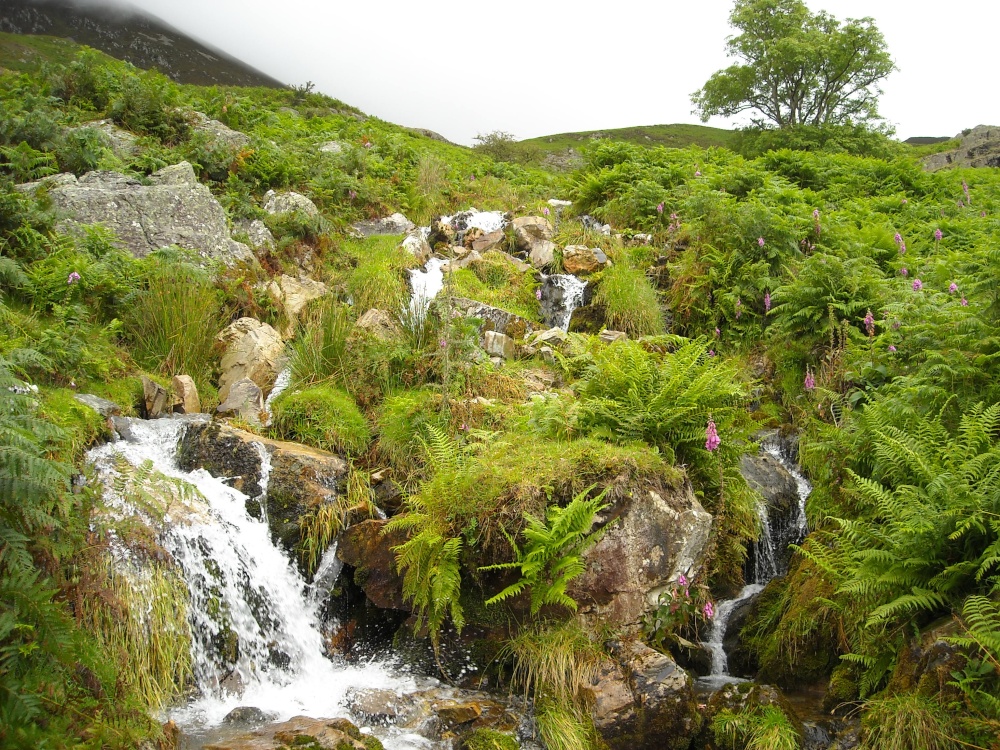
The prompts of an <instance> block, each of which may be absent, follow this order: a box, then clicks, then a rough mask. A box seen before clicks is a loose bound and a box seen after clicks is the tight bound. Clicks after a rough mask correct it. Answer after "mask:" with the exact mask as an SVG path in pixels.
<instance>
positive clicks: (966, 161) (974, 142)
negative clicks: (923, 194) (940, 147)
mask: <svg viewBox="0 0 1000 750" xmlns="http://www.w3.org/2000/svg"><path fill="white" fill-rule="evenodd" d="M955 137H956V138H958V139H959V141H960V142H961V145H960V146H959V147H958V148H956V149H955V150H953V151H944V152H942V153H940V154H931V155H930V156H927V157H924V160H923V162H924V169H926V170H927V171H929V172H936V171H937V170H939V169H946V168H948V167H1000V127H997V126H995V125H977V126H976V127H974V128H972V130H968V131H963V132H962V133H959V134H958V135H957V136H955Z"/></svg>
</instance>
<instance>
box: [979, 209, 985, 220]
mask: <svg viewBox="0 0 1000 750" xmlns="http://www.w3.org/2000/svg"><path fill="white" fill-rule="evenodd" d="M979 218H980V219H985V218H986V212H985V211H980V212H979Z"/></svg>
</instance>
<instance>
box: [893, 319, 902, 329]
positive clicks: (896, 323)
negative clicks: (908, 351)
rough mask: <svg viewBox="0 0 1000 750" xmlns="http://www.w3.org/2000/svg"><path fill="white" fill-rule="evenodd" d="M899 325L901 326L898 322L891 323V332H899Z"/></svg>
mask: <svg viewBox="0 0 1000 750" xmlns="http://www.w3.org/2000/svg"><path fill="white" fill-rule="evenodd" d="M901 325H902V323H900V322H899V321H898V320H896V321H893V323H892V330H894V331H898V330H899V327H900V326H901Z"/></svg>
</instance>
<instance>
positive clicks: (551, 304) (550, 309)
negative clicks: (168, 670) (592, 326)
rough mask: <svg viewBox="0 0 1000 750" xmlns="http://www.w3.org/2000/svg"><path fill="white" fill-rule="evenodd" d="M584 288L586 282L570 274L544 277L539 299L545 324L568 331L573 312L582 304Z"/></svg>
mask: <svg viewBox="0 0 1000 750" xmlns="http://www.w3.org/2000/svg"><path fill="white" fill-rule="evenodd" d="M586 288H587V282H586V281H584V280H583V279H579V278H577V277H576V276H573V275H572V274H553V275H551V276H546V277H545V281H544V283H543V286H542V298H541V299H542V314H543V315H544V317H545V324H546V325H547V326H550V327H553V328H561V329H563V330H564V331H566V330H568V329H569V321H570V318H572V317H573V311H574V310H575V309H576V308H578V307H579V306H580V305H581V304H583V291H584V289H586Z"/></svg>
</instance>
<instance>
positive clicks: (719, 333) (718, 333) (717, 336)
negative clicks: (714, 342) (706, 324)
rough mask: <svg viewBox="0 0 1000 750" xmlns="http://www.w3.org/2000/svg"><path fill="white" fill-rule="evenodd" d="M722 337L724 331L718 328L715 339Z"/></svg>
mask: <svg viewBox="0 0 1000 750" xmlns="http://www.w3.org/2000/svg"><path fill="white" fill-rule="evenodd" d="M721 335H722V331H720V330H719V329H718V328H716V329H715V338H719V336H721Z"/></svg>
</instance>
